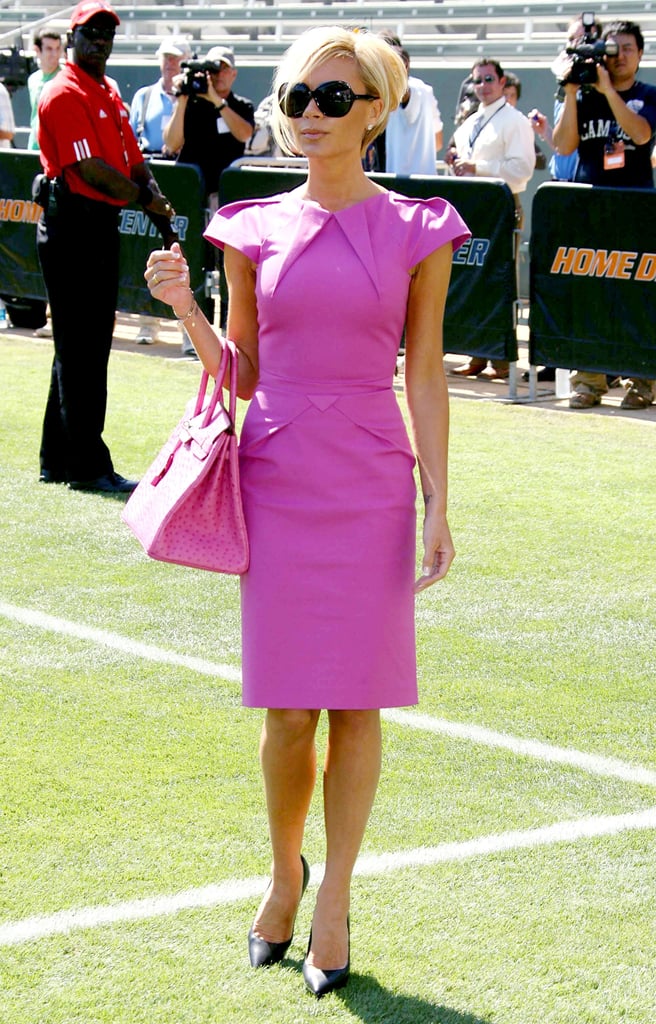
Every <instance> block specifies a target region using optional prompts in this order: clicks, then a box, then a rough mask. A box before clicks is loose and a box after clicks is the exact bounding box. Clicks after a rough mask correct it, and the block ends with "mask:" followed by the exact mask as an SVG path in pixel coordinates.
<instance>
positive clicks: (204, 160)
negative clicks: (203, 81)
mask: <svg viewBox="0 0 656 1024" xmlns="http://www.w3.org/2000/svg"><path fill="white" fill-rule="evenodd" d="M205 59H206V62H207V63H208V65H211V66H212V70H211V71H208V72H207V92H199V93H193V95H189V94H188V93H185V92H181V91H180V89H181V87H183V88H184V86H183V77H184V76H177V77H176V79H174V84H175V88H176V97H177V98H176V102H175V106H174V108H173V115H172V117H171V120H170V121H169V123H168V124H167V126H166V128H165V129H164V141H165V143H166V146H167V148H168V149H169V150H170V151H171V152H172V153H176V154H177V157H178V160H180V162H181V163H185V164H196V165H197V166H198V167H200V169H201V171H202V173H203V179H204V185H205V193H206V195H207V197H208V200H209V205H210V208H211V209H212V210H214V209H216V205H217V200H216V197H217V193H218V191H219V178H220V177H221V172H222V171H223V170H224V169H225V168H226V167H227V166H228V164H231V163H232V161H233V160H237V159H238V158H239V157H240V156H243V155H244V148H245V146H246V143H247V142H249V140H250V138H251V136H252V134H253V129H254V127H255V116H254V109H253V104H252V103H251V101H250V100H248V99H245V98H244V97H243V96H237V95H236V94H235V93H234V92H233V91H232V86H233V84H234V81H235V79H236V77H237V69H236V67H235V56H234V53H233V51H232V50H231V49H230V47H228V46H213V47H212V49H211V50H209V52H208V54H207V57H206V58H205Z"/></svg>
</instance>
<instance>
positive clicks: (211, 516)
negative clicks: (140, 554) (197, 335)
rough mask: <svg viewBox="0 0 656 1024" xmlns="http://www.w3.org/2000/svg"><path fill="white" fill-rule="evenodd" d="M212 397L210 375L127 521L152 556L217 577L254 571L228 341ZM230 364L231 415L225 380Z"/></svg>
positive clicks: (131, 504) (233, 356) (135, 496)
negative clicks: (225, 398)
mask: <svg viewBox="0 0 656 1024" xmlns="http://www.w3.org/2000/svg"><path fill="white" fill-rule="evenodd" d="M223 344H224V346H225V347H224V350H223V356H222V358H221V365H220V367H219V372H218V373H217V375H216V383H215V385H214V391H213V392H212V395H211V397H210V398H209V399H206V392H207V383H208V380H209V374H208V373H207V371H206V370H204V371H203V375H202V377H201V381H200V388H199V391H198V397H197V398H196V400H195V401H191V402H189V404H188V406H187V408H186V410H185V415H184V416H183V418H182V420H181V421H180V423H178V425H177V427H176V428H175V430H174V431H173V433H172V434H171V436H170V438H169V439H168V441H167V442H166V444H165V445H164V447H163V448H162V450H161V452H160V453H159V455H158V456H157V458H156V459H155V461H154V462H153V464H152V466H151V467H150V469H149V470H148V472H147V473H146V475H145V476H144V478H143V479H142V480H141V482H140V483H139V486H138V487H137V488H136V490H135V491H133V493H132V495H131V497H130V500H129V501H128V503H127V504H126V506H125V508H124V510H123V515H122V519H123V521H124V522H125V523H127V525H128V526H129V527H130V529H131V530H132V531H133V533H134V534H135V535H136V537H137V539H138V540H139V541H140V542H141V544H142V545H143V547H144V549H145V551H146V553H147V554H148V555H150V557H151V558H156V559H159V560H160V561H162V562H175V563H177V564H178V565H189V566H191V567H192V568H194V569H209V570H210V571H212V572H226V573H237V574H239V573H243V572H246V570H247V569H248V559H249V552H248V537H247V535H246V524H245V522H244V513H243V509H242V504H241V492H240V489H239V462H238V446H237V435H236V433H235V429H234V422H235V408H236V404H237V349H236V348H235V346H234V344H233V343H232V342H231V341H228V340H225V341H224V343H223ZM228 365H230V399H229V407H228V409H227V410H226V408H225V405H224V403H223V400H222V389H223V382H224V379H225V376H226V373H227V371H228Z"/></svg>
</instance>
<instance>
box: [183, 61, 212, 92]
mask: <svg viewBox="0 0 656 1024" xmlns="http://www.w3.org/2000/svg"><path fill="white" fill-rule="evenodd" d="M180 67H181V68H183V69H184V75H183V78H182V82H181V83H180V85H179V86H178V96H199V95H201V94H202V93H206V92H207V76H208V75H209V74H211V73H213V72H216V71H219V69H220V67H221V61H219V60H183V62H182V64H181V65H180Z"/></svg>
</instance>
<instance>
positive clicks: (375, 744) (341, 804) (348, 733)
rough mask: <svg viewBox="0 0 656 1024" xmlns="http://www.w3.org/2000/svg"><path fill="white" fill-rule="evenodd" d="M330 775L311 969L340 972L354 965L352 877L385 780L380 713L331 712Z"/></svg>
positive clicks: (327, 766)
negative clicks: (382, 778)
mask: <svg viewBox="0 0 656 1024" xmlns="http://www.w3.org/2000/svg"><path fill="white" fill-rule="evenodd" d="M328 715H329V721H330V730H329V736H328V748H327V751H326V762H325V769H324V814H325V820H326V872H325V875H324V879H323V882H322V883H321V886H320V888H319V892H318V894H317V903H316V907H315V911H314V918H313V921H312V949H311V950H310V952H309V954H308V958H307V960H308V963H309V964H311V965H313V966H315V967H320V968H321V969H322V970H337V969H339V968H341V967H344V965H345V964H346V962H347V959H348V933H347V930H346V918H347V915H348V912H349V901H350V887H351V875H352V873H353V867H354V865H355V862H356V860H357V856H358V853H359V851H360V846H361V844H362V839H363V837H364V832H365V829H366V827H367V822H368V820H369V815H370V813H371V808H372V805H373V802H374V797H375V795H376V789H377V786H378V779H379V776H380V760H381V730H380V712H379V711H377V710H371V711H330V712H329V713H328Z"/></svg>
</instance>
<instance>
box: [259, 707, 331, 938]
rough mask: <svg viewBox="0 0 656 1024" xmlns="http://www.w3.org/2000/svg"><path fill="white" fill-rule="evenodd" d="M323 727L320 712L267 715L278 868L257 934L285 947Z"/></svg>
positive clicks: (263, 747)
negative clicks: (319, 728)
mask: <svg viewBox="0 0 656 1024" xmlns="http://www.w3.org/2000/svg"><path fill="white" fill-rule="evenodd" d="M318 721H319V712H318V711H297V710H277V709H276V710H269V711H267V714H266V719H265V721H264V725H263V727H262V737H261V740H260V763H261V765H262V773H263V775H264V789H265V793H266V802H267V814H268V818H269V834H270V836H271V847H272V852H273V867H272V873H271V885H270V886H269V888H268V889H267V891H266V893H265V894H264V897H263V899H262V902H261V904H260V907H259V909H258V911H257V914H256V915H255V921H254V922H253V931H254V932H255V933H256V934H257V935H258V936H259V937H260V938H262V939H266V940H267V942H286V941H287V939H288V938H289V937H290V935H291V934H292V931H293V928H294V917H295V915H296V910H297V908H298V901H299V897H300V894H301V887H302V883H303V869H302V865H301V846H302V843H303V832H304V829H305V820H306V818H307V813H308V809H309V807H310V801H311V799H312V793H313V791H314V784H315V779H316V750H315V745H314V737H315V733H316V729H317V722H318Z"/></svg>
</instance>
